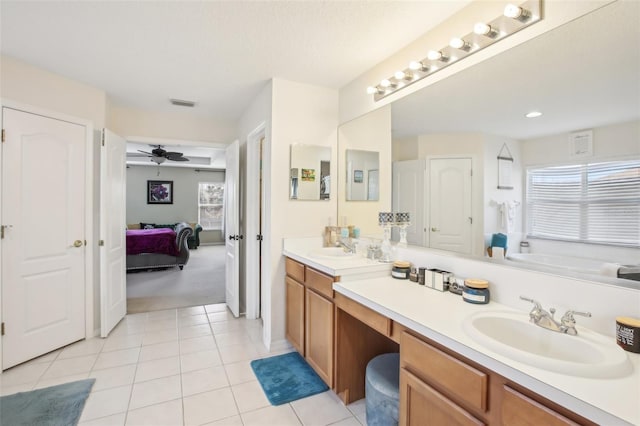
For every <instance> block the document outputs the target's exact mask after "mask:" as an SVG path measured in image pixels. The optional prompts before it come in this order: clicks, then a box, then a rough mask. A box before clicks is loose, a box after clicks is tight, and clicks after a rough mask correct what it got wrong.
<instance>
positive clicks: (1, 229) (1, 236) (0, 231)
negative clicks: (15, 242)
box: [0, 226, 4, 240]
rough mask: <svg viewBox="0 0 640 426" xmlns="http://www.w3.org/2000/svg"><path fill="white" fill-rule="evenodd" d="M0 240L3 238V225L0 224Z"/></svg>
mask: <svg viewBox="0 0 640 426" xmlns="http://www.w3.org/2000/svg"><path fill="white" fill-rule="evenodd" d="M0 240H4V226H0Z"/></svg>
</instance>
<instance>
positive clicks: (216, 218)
mask: <svg viewBox="0 0 640 426" xmlns="http://www.w3.org/2000/svg"><path fill="white" fill-rule="evenodd" d="M223 203H224V183H212V182H204V183H203V182H201V183H199V184H198V223H200V226H202V229H203V230H215V229H222V220H223V219H224V204H223Z"/></svg>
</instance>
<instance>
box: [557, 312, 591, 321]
mask: <svg viewBox="0 0 640 426" xmlns="http://www.w3.org/2000/svg"><path fill="white" fill-rule="evenodd" d="M574 315H580V316H581V317H587V318H591V312H580V311H573V310H571V309H569V310H568V311H567V312H565V313H564V315H563V316H562V322H565V321H573V322H574V323H575V318H574V317H573V316H574Z"/></svg>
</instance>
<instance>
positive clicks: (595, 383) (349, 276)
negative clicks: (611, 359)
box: [283, 238, 640, 426]
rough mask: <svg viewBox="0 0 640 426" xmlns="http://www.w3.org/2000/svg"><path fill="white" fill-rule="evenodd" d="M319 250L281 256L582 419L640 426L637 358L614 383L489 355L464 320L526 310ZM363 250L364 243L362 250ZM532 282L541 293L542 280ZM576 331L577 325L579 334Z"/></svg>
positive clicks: (291, 245)
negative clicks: (333, 279) (469, 299)
mask: <svg viewBox="0 0 640 426" xmlns="http://www.w3.org/2000/svg"><path fill="white" fill-rule="evenodd" d="M321 246H322V239H321V238H295V239H285V240H284V247H283V254H284V255H285V256H288V257H291V258H293V259H295V260H298V261H300V262H302V263H304V264H306V265H309V266H310V267H312V268H314V269H317V270H320V271H322V272H325V273H327V274H329V275H333V276H339V277H340V282H337V283H334V285H333V287H334V290H335V291H337V292H338V293H341V294H343V295H345V296H347V297H349V298H351V299H353V300H356V301H357V302H359V303H361V304H363V305H365V306H367V307H369V308H371V309H373V310H375V311H377V312H379V313H381V314H382V315H385V316H386V317H388V318H391V319H392V320H394V321H397V322H398V323H400V324H402V325H404V326H406V327H408V328H410V329H412V330H415V331H416V332H418V333H420V334H422V335H423V336H425V337H428V338H430V339H432V340H434V341H436V342H438V343H440V344H442V345H444V346H446V347H448V348H450V349H452V350H453V351H455V352H458V353H459V354H461V355H462V356H465V357H467V358H469V359H471V360H473V361H475V362H477V363H478V364H481V365H484V366H486V367H487V368H489V369H491V370H493V371H495V372H496V373H498V374H500V375H502V376H503V377H505V378H507V379H509V380H511V381H513V382H516V383H519V384H521V385H522V386H525V387H527V388H529V389H531V390H532V391H534V392H536V393H538V394H540V395H542V396H543V397H546V398H547V399H549V400H552V401H554V402H556V403H558V404H560V405H562V406H564V407H566V408H567V409H569V410H571V411H574V412H575V413H578V414H580V415H581V416H583V417H586V418H588V419H590V420H592V421H594V422H596V423H599V424H602V425H607V426H608V425H624V424H626V425H628V424H632V425H640V354H633V353H630V352H627V356H628V357H629V359H630V361H631V363H632V366H633V370H634V371H633V373H632V374H631V375H629V376H627V377H624V378H617V379H593V378H583V377H575V376H570V375H565V374H560V373H555V372H551V371H547V370H543V369H540V368H536V367H532V366H530V365H528V364H525V363H522V362H518V361H515V360H513V359H510V358H508V357H505V356H503V355H500V354H498V353H495V352H492V351H491V350H490V349H488V348H486V347H484V346H482V345H480V344H479V343H476V342H475V341H474V340H472V339H471V338H470V337H469V336H468V335H467V334H466V333H465V332H464V330H463V328H462V324H463V320H464V319H465V318H466V317H468V316H469V315H472V314H475V313H477V312H480V311H482V310H490V311H491V310H500V311H512V312H520V313H522V314H523V315H524V316H526V315H528V311H523V310H515V309H513V308H512V307H509V306H507V305H504V304H501V303H497V302H495V301H492V302H490V303H489V304H487V305H475V304H471V303H466V302H464V301H463V300H462V298H461V297H460V296H458V295H455V294H453V293H449V292H444V293H441V292H438V291H436V290H433V289H430V288H427V287H424V286H420V285H418V284H417V283H414V282H411V281H409V280H397V279H394V278H391V276H390V270H391V265H390V264H383V263H379V262H376V261H373V260H370V259H366V258H365V257H364V256H362V254H360V256H357V257H355V258H350V259H349V260H341V259H332V258H318V257H312V256H310V253H311V252H312V250H314V249H315V248H318V247H321ZM365 247H366V244H365V243H364V242H363V244H361V252H362V251H363V250H364V248H365ZM476 269H477V267H476ZM501 274H504V272H501ZM534 283H535V285H536V287H537V288H538V289H539V287H540V282H538V281H535V282H534ZM625 294H626V293H625ZM634 295H635V293H634ZM633 300H635V299H633ZM580 328H581V327H580V325H578V326H577V329H578V331H579V330H580ZM550 333H551V331H550ZM608 338H609V339H613V338H612V337H608ZM612 344H615V341H612ZM620 350H622V349H620Z"/></svg>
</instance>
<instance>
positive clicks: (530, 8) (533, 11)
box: [367, 0, 542, 101]
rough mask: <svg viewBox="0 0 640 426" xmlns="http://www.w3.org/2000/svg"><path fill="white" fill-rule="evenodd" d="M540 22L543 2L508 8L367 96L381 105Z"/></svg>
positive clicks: (529, 1)
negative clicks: (386, 100) (385, 100)
mask: <svg viewBox="0 0 640 426" xmlns="http://www.w3.org/2000/svg"><path fill="white" fill-rule="evenodd" d="M540 20H542V0H527V1H525V2H524V3H522V4H520V5H514V4H508V5H507V6H506V7H505V9H504V14H503V15H500V16H499V17H497V18H496V19H494V20H493V21H491V22H479V23H477V24H476V25H475V27H474V31H472V32H470V33H469V34H467V35H465V36H464V37H454V38H452V39H451V42H450V44H449V45H448V46H446V47H443V48H442V49H439V50H431V51H429V52H428V54H427V57H426V58H424V59H422V60H420V61H412V62H411V63H410V64H409V66H408V67H407V68H406V69H404V70H398V71H396V73H395V74H394V75H393V76H391V77H389V78H385V79H384V80H382V81H381V82H380V83H378V84H377V85H375V86H369V87H368V88H367V93H368V94H370V95H373V99H374V101H379V100H380V99H383V98H385V97H387V96H389V95H391V94H393V93H395V92H397V91H398V90H400V89H402V88H403V87H407V86H409V85H410V84H413V83H415V82H416V81H420V80H422V79H423V78H425V77H427V76H429V75H431V74H433V73H435V72H437V71H440V70H442V69H444V68H446V67H447V66H449V65H451V64H452V63H454V62H458V61H459V60H461V59H463V58H465V57H467V56H469V55H472V54H474V53H475V52H478V51H480V50H482V49H484V48H485V47H487V46H490V45H492V44H493V43H495V42H497V41H499V40H502V39H504V38H506V37H509V36H510V35H512V34H515V33H517V32H518V31H520V30H521V29H523V28H526V27H528V26H530V25H532V24H535V23H536V22H539V21H540Z"/></svg>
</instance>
